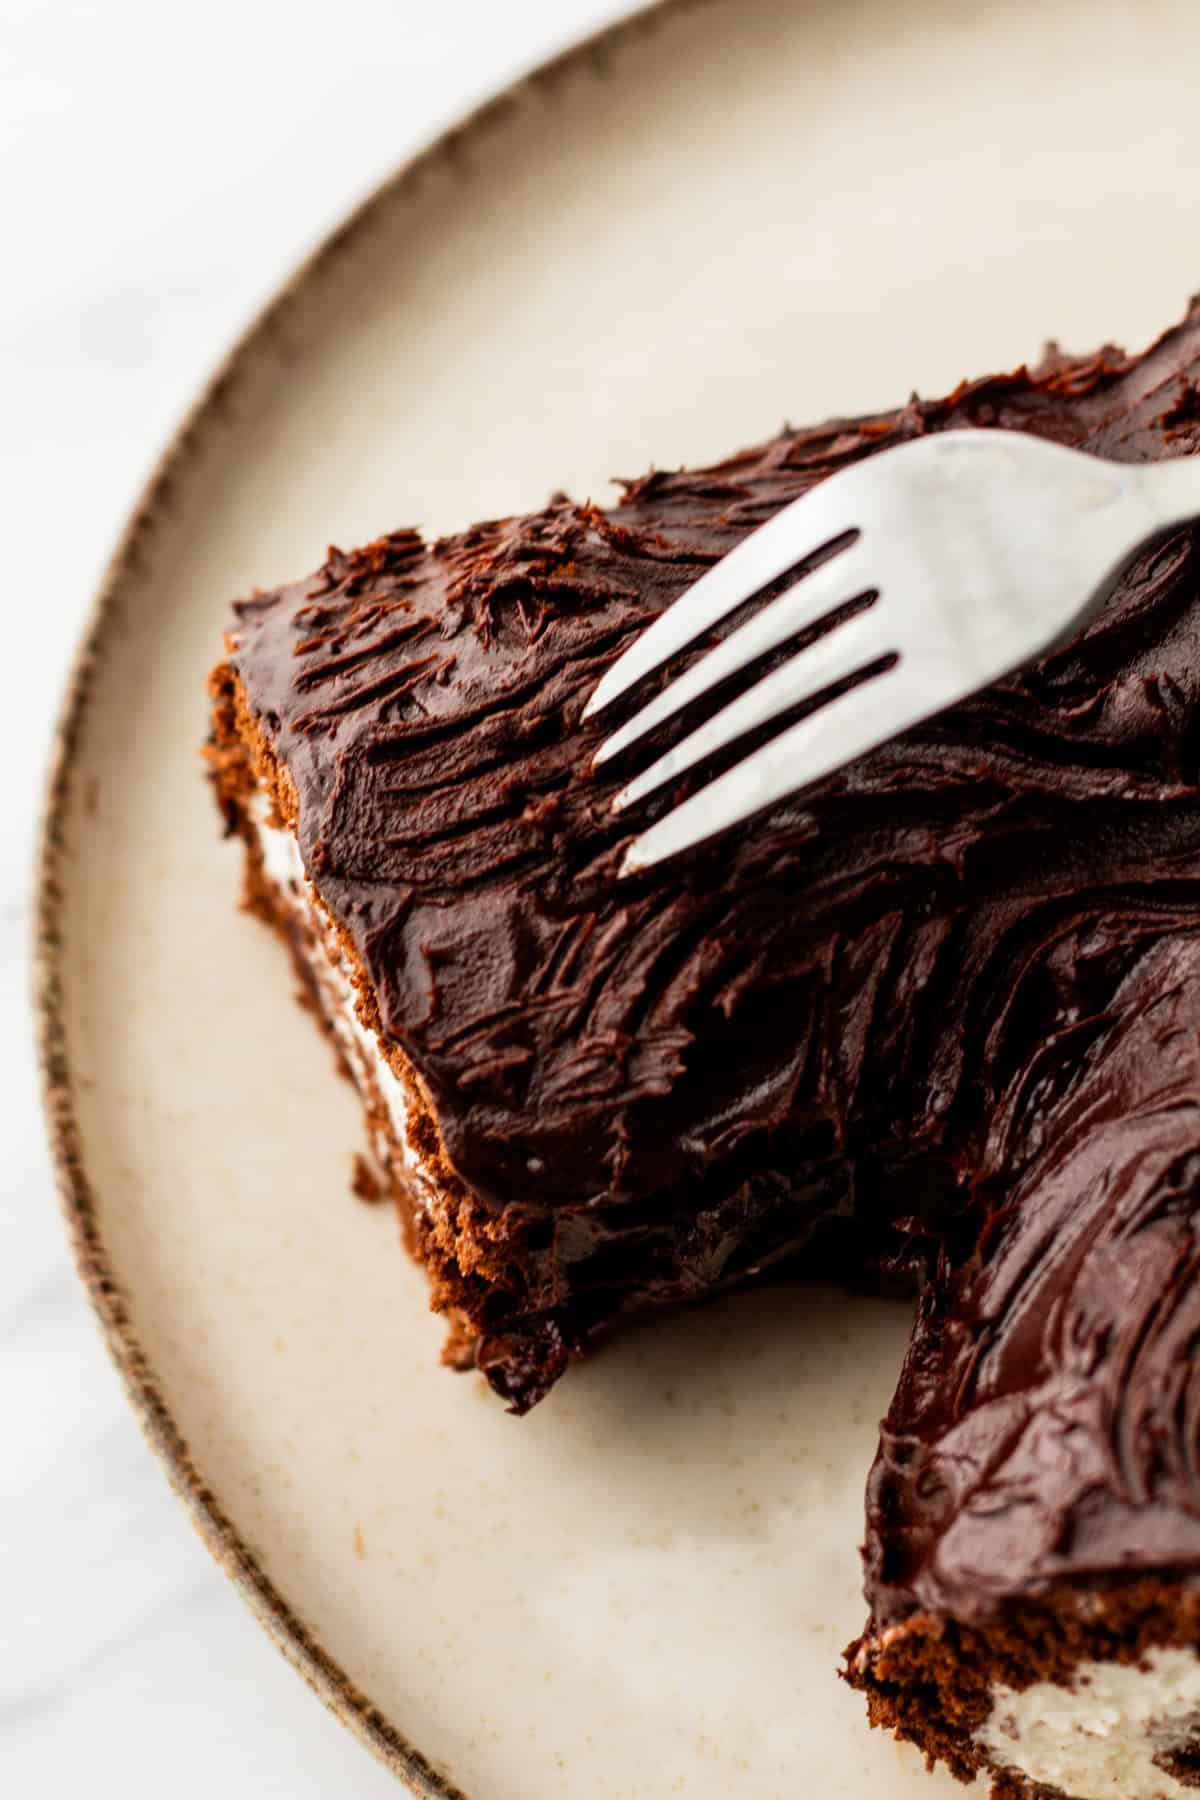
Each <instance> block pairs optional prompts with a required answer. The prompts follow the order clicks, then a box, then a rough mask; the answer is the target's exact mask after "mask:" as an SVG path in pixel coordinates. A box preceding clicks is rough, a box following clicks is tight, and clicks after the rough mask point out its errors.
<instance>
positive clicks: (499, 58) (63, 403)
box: [0, 0, 626, 1800]
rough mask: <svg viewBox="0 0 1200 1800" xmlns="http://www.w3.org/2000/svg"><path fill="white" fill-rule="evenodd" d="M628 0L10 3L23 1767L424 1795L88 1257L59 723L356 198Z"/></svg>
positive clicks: (273, 1793) (179, 1788) (142, 1790)
mask: <svg viewBox="0 0 1200 1800" xmlns="http://www.w3.org/2000/svg"><path fill="white" fill-rule="evenodd" d="M624 10H626V7H625V6H623V5H620V4H616V3H614V0H503V3H501V0H439V4H438V5H437V6H435V7H430V6H426V5H417V4H415V0H337V4H336V5H321V6H317V5H310V6H305V5H304V4H303V3H302V0H206V4H205V5H203V6H193V7H181V6H172V5H166V6H164V5H161V4H158V3H156V0H4V4H3V5H2V6H0V219H2V220H3V240H2V241H3V246H4V248H3V252H2V253H0V263H2V265H3V268H4V277H3V280H2V281H0V495H3V501H2V502H0V521H2V523H3V529H4V557H3V566H4V578H5V586H6V588H7V600H8V603H7V607H6V609H5V627H4V629H5V639H4V663H3V668H4V676H5V683H4V697H3V704H2V705H0V755H2V757H3V768H4V771H5V786H6V804H5V805H4V807H3V808H2V809H0V1059H2V1062H0V1074H2V1076H3V1092H4V1095H5V1107H4V1115H3V1118H4V1131H3V1145H2V1154H0V1197H2V1201H3V1204H0V1417H3V1420H4V1437H3V1444H4V1447H3V1452H2V1453H0V1792H3V1793H4V1794H5V1795H12V1796H13V1797H14V1800H42V1797H43V1796H58V1795H66V1794H75V1793H80V1794H83V1793H86V1794H88V1795H90V1796H96V1800H106V1797H107V1796H110V1795H111V1796H116V1795H118V1794H119V1795H121V1796H123V1797H137V1800H140V1796H143V1795H145V1796H150V1795H155V1796H158V1795H163V1794H169V1795H171V1796H172V1797H173V1800H191V1797H192V1796H200V1795H205V1796H210V1795H211V1794H212V1793H213V1792H222V1793H225V1794H230V1795H234V1796H242V1795H247V1796H249V1795H253V1796H255V1797H256V1800H274V1797H278V1800H284V1797H286V1800H310V1797H311V1800H316V1797H317V1796H322V1797H324V1796H330V1795H339V1796H340V1795H345V1794H351V1793H353V1794H354V1795H356V1796H362V1797H364V1800H365V1797H367V1796H370V1795H374V1794H379V1795H381V1796H382V1795H384V1794H385V1793H389V1794H390V1793H395V1792H396V1791H397V1788H396V1784H395V1783H394V1782H393V1781H392V1780H391V1778H390V1777H389V1776H387V1775H386V1774H385V1773H384V1772H383V1771H382V1770H381V1769H380V1768H378V1767H377V1766H376V1765H375V1764H374V1763H373V1762H372V1761H371V1760H370V1758H369V1757H368V1756H367V1754H366V1752H364V1751H362V1750H360V1749H359V1747H358V1746H357V1744H356V1743H355V1742H354V1741H353V1740H352V1739H351V1738H350V1737H349V1735H348V1734H347V1733H346V1732H344V1731H343V1729H342V1728H341V1727H340V1726H339V1725H337V1724H336V1723H335V1722H334V1721H333V1720H332V1719H330V1718H328V1717H327V1716H326V1715H325V1713H324V1712H323V1711H322V1709H321V1707H320V1705H319V1704H318V1703H317V1701H316V1700H314V1699H313V1698H312V1697H311V1696H310V1695H309V1694H308V1693H307V1691H306V1690H305V1688H304V1687H303V1685H302V1684H301V1683H300V1681H299V1680H298V1678H297V1677H296V1676H295V1675H294V1674H292V1672H291V1671H290V1670H289V1669H288V1668H287V1666H286V1665H285V1664H284V1662H283V1660H282V1659H281V1658H280V1657H279V1655H278V1653H277V1652H276V1651H275V1650H274V1649H273V1648H272V1647H271V1645H270V1644H269V1643H268V1642H267V1640H266V1638H265V1637H263V1636H262V1635H261V1633H260V1631H259V1628H258V1627H257V1625H255V1624H254V1623H253V1621H252V1620H251V1618H250V1616H249V1614H248V1613H247V1612H246V1611H245V1610H244V1609H243V1607H242V1604H241V1602H240V1601H239V1600H238V1599H237V1597H236V1595H235V1594H234V1592H233V1590H232V1589H231V1588H229V1587H228V1586H227V1585H226V1583H225V1581H224V1579H223V1577H222V1576H221V1575H220V1574H219V1573H218V1572H217V1570H216V1568H215V1566H214V1565H213V1564H212V1563H211V1562H210V1561H209V1558H208V1555H207V1552H206V1551H205V1550H204V1549H203V1548H202V1547H201V1545H200V1543H199V1541H198V1540H197V1539H195V1538H194V1537H193V1535H192V1533H191V1530H190V1527H189V1526H188V1523H187V1521H186V1518H185V1516H184V1514H183V1512H182V1510H181V1509H180V1508H179V1507H178V1505H177V1503H176V1502H175V1501H174V1499H173V1498H172V1497H171V1494H170V1492H169V1490H168V1488H167V1484H166V1481H165V1478H164V1476H163V1475H162V1473H161V1471H160V1470H159V1467H158V1465H157V1463H156V1462H155V1461H154V1459H153V1457H152V1456H151V1454H150V1452H149V1450H148V1449H147V1448H146V1447H145V1445H144V1444H143V1442H142V1439H141V1436H140V1434H139V1431H138V1428H137V1426H136V1424H135V1423H134V1420H133V1417H132V1415H131V1414H130V1412H129V1411H128V1408H127V1406H126V1403H125V1400H124V1398H123V1395H122V1393H121V1390H120V1388H119V1385H118V1382H117V1378H116V1375H115V1373H114V1372H113V1370H112V1369H111V1367H110V1365H109V1363H108V1360H107V1357H106V1355H105V1352H104V1350H103V1348H102V1346H101V1343H100V1339H99V1337H98V1335H97V1333H96V1330H95V1328H94V1326H93V1323H92V1318H91V1314H90V1312H89V1309H88V1306H87V1303H86V1301H85V1299H84V1296H83V1292H82V1289H81V1288H80V1286H79V1284H78V1282H77V1280H76V1278H75V1275H74V1273H73V1271H72V1268H71V1266H70V1262H69V1259H68V1255H67V1249H66V1239H65V1234H64V1232H63V1228H62V1226H61V1224H60V1222H59V1218H58V1214H57V1211H56V1206H55V1202H54V1198H53V1193H52V1187H51V1178H50V1173H49V1169H48V1166H47V1158H46V1154H45V1150H44V1147H43V1140H42V1126H41V1118H40V1112H39V1103H38V1097H37V1089H36V1082H35V1078H34V1072H33V1059H32V1053H31V1049H30V1031H29V1023H28V1016H27V1003H26V989H27V985H28V984H27V973H26V968H27V943H26V940H27V932H28V923H29V866H30V862H31V856H32V846H33V839H34V832H35V823H36V815H37V810H38V799H39V788H40V778H41V767H42V762H43V756H44V749H45V744H46V741H47V739H48V735H49V731H50V726H51V722H52V719H53V715H54V710H55V708H56V705H57V702H58V697H59V693H60V690H61V687H62V683H63V680H64V676H65V673H66V669H67V664H68V660H69V657H70V654H71V650H72V646H73V642H74V639H75V636H76V633H77V631H78V628H79V625H80V623H81V620H82V618H83V615H84V612H85V609H86V607H87V604H88V600H89V596H90V593H91V591H92V589H93V587H94V585H95V583H96V580H97V577H98V575H99V573H100V570H101V568H102V566H103V563H104V560H105V558H106V556H107V554H108V551H109V550H110V548H111V546H112V543H113V540H114V537H115V534H116V532H117V530H118V529H119V527H120V524H121V521H122V519H123V516H124V514H125V513H126V511H127V510H128V508H129V506H130V504H131V502H132V501H133V499H134V497H135V495H136V493H137V490H138V488H139V485H140V483H141V481H142V479H143V477H144V475H145V473H146V471H147V469H148V468H149V466H150V464H151V462H152V460H153V458H154V456H155V454H156V452H157V450H158V448H159V447H160V445H161V443H162V441H163V439H164V438H165V437H166V435H167V434H168V433H169V431H170V430H171V427H172V425H173V423H174V421H175V420H176V419H177V418H178V417H179V415H180V413H181V411H182V410H183V408H184V407H185V406H186V404H187V403H188V401H189V399H190V398H191V396H192V394H193V393H194V391H195V390H196V388H197V387H198V385H199V384H200V382H201V381H202V380H203V378H204V376H205V374H206V372H207V371H208V369H209V368H210V366H211V365H212V364H213V363H214V361H215V360H216V359H217V357H218V356H219V355H220V354H221V352H222V351H223V350H224V348H225V346H226V345H227V343H228V341H229V340H230V338H231V337H232V336H233V334H234V333H235V332H236V331H237V330H238V329H239V328H240V327H241V325H242V324H243V323H244V322H245V320H246V319H247V318H248V317H249V316H250V315H251V314H252V313H253V311H254V309H255V308H256V306H257V305H258V304H259V302H260V301H261V300H262V299H264V298H265V297H266V295H268V294H269V293H270V292H271V290H272V289H273V288H274V287H275V286H276V285H277V283H278V282H279V280H280V279H281V278H282V277H283V276H284V275H285V274H286V272H287V271H288V269H289V267H290V266H291V264H292V263H293V262H294V261H295V260H296V258H297V257H298V256H299V255H300V254H301V253H302V252H303V251H304V250H305V249H306V248H307V247H308V246H309V245H310V244H312V243H313V242H314V241H315V240H316V239H317V238H318V237H319V236H320V235H321V234H322V233H323V232H324V231H325V230H326V228H327V227H329V226H330V225H332V224H333V223H334V222H335V221H336V220H337V218H338V217H339V215H340V214H341V213H342V212H343V211H344V210H345V208H346V207H347V205H348V204H349V203H351V202H352V201H353V200H354V199H355V198H356V197H357V196H359V195H360V194H361V193H363V192H364V191H365V190H366V189H367V188H369V187H370V186H371V185H372V184H373V183H374V182H375V181H376V180H377V179H378V178H379V177H380V176H381V175H383V174H384V173H386V171H387V170H388V168H389V167H390V166H391V165H392V164H393V163H394V162H396V161H397V160H398V159H400V158H401V157H403V156H404V154H405V153H406V151H407V150H408V149H410V148H411V147H412V146H414V145H415V144H417V143H419V142H420V141H421V140H423V139H424V138H426V137H427V136H429V135H430V133H431V132H432V131H434V130H435V129H436V128H437V126H438V125H439V124H440V123H442V122H444V121H447V120H449V119H450V118H452V117H453V116H454V115H455V114H456V113H457V112H459V111H461V110H462V108H463V106H464V105H465V104H467V103H469V102H470V101H471V100H473V99H475V98H477V97H480V96H482V95H484V94H486V93H487V91H488V90H489V89H491V88H492V87H494V86H495V85H497V84H498V83H500V82H502V81H503V80H504V79H505V78H506V77H507V76H509V75H510V74H512V73H513V72H515V71H516V70H518V69H520V68H521V67H523V66H525V65H527V64H529V63H531V62H533V61H536V60H538V59H539V58H540V57H541V56H542V55H543V54H545V53H546V52H548V51H550V50H551V49H554V48H557V47H558V46H560V45H561V44H563V43H565V42H567V41H569V40H570V39H571V38H572V37H573V36H575V35H577V34H578V33H580V32H582V31H584V30H586V29H588V28H590V27H591V26H593V25H595V24H597V23H599V22H601V21H603V20H605V19H607V18H610V17H613V16H615V15H617V14H619V13H620V12H622V11H624Z"/></svg>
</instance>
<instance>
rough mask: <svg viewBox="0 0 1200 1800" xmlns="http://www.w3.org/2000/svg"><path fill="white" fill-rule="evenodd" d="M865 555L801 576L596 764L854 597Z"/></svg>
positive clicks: (646, 710)
mask: <svg viewBox="0 0 1200 1800" xmlns="http://www.w3.org/2000/svg"><path fill="white" fill-rule="evenodd" d="M862 560H863V559H862V553H861V550H860V547H859V545H858V544H855V545H853V546H852V547H850V548H847V549H846V550H844V551H843V552H842V553H841V554H840V555H838V556H833V557H831V558H830V560H829V561H828V562H826V563H822V564H821V566H820V568H819V569H814V570H813V572H812V574H811V575H804V576H802V577H801V578H800V580H799V581H798V582H797V583H796V584H795V586H794V587H790V588H788V590H787V591H786V593H783V594H781V595H780V596H779V598H778V599H777V600H773V601H772V602H771V604H770V605H769V606H766V607H764V608H763V610H762V612H760V613H757V614H756V615H755V617H754V618H752V619H748V620H747V621H746V623H745V624H744V625H742V626H740V627H739V628H738V630H737V631H734V632H732V633H731V634H730V636H729V637H727V638H726V639H725V641H724V643H721V644H718V645H716V647H715V648H714V649H712V650H710V651H709V652H708V654H707V655H706V656H703V657H701V659H700V661H699V662H698V663H696V664H695V665H694V667H692V668H690V669H687V670H685V672H684V673H683V674H682V675H680V676H679V677H678V679H677V680H675V681H673V682H672V683H671V684H670V686H669V687H666V688H664V689H663V691H662V693H661V694H658V695H656V696H655V698H654V699H653V700H651V701H649V702H648V704H647V705H645V706H644V707H643V708H642V710H641V711H640V712H637V713H635V714H634V715H633V717H632V719H630V720H628V722H627V723H626V724H624V725H622V726H621V729H620V730H619V731H615V732H614V733H613V735H612V736H611V737H610V738H608V739H606V741H605V742H604V743H603V744H601V746H600V748H599V749H598V750H597V752H596V754H595V756H594V757H593V759H592V761H593V764H594V765H596V766H599V764H601V763H606V762H608V761H609V759H610V757H614V756H616V755H618V754H619V753H620V751H622V750H626V749H628V747H629V745H630V744H636V743H637V741H638V739H639V738H642V737H645V735H646V733H647V732H648V731H653V729H654V727H655V726H656V725H661V724H662V722H663V720H664V719H670V718H672V717H673V716H674V715H675V713H677V712H679V711H680V709H681V708H682V707H684V706H687V705H688V704H689V702H690V701H692V700H698V699H699V698H700V696H701V695H702V694H706V693H707V692H708V691H709V689H710V688H713V687H715V686H716V685H717V683H718V682H719V681H724V680H725V679H726V678H727V677H728V676H730V675H736V674H737V672H738V670H739V669H744V668H745V667H746V666H747V664H749V663H752V662H754V661H755V659H756V658H757V657H760V656H765V655H766V653H767V652H768V650H774V649H775V648H776V647H777V646H778V645H779V644H783V643H786V642H787V640H788V638H790V637H795V636H796V634H797V633H798V632H801V631H804V630H806V629H807V628H808V627H809V626H810V625H816V624H817V623H819V621H820V620H821V619H823V618H824V617H825V616H826V614H827V613H831V612H834V611H835V610H836V609H837V608H838V607H839V606H842V605H844V604H845V603H846V602H847V601H848V600H852V599H854V598H855V596H856V595H857V594H859V593H860V592H862V591H864V587H863V586H856V585H855V584H856V582H859V580H860V575H861V570H862Z"/></svg>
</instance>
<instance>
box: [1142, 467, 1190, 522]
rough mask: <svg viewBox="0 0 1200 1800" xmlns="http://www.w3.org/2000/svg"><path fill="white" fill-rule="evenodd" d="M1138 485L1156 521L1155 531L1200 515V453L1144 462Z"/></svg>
mask: <svg viewBox="0 0 1200 1800" xmlns="http://www.w3.org/2000/svg"><path fill="white" fill-rule="evenodd" d="M1138 486H1139V487H1140V489H1141V491H1142V494H1143V495H1144V496H1145V500H1146V503H1147V507H1148V510H1149V512H1150V513H1151V515H1152V518H1153V521H1154V523H1153V525H1152V527H1151V529H1152V530H1158V531H1165V530H1166V529H1167V528H1168V527H1169V526H1171V525H1182V524H1184V523H1185V521H1186V520H1188V519H1195V518H1200V456H1176V457H1172V458H1171V460H1170V461H1169V462H1161V463H1145V464H1141V465H1139V467H1138Z"/></svg>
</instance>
